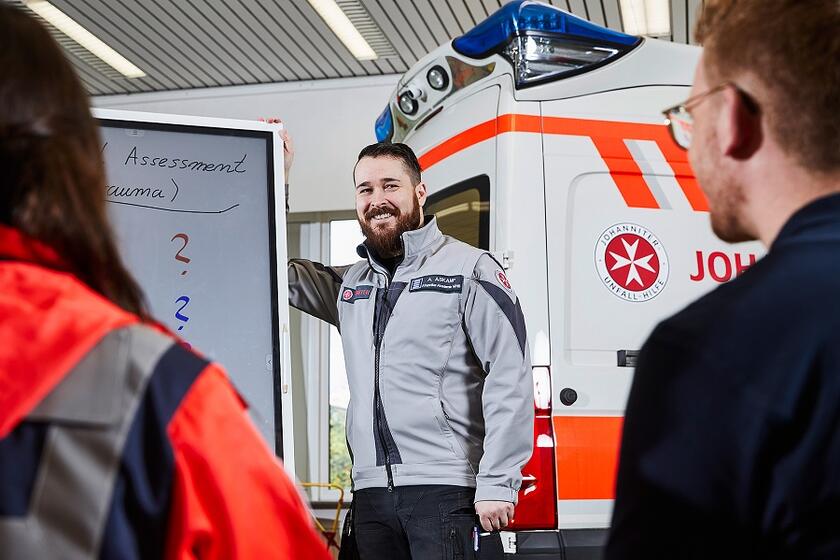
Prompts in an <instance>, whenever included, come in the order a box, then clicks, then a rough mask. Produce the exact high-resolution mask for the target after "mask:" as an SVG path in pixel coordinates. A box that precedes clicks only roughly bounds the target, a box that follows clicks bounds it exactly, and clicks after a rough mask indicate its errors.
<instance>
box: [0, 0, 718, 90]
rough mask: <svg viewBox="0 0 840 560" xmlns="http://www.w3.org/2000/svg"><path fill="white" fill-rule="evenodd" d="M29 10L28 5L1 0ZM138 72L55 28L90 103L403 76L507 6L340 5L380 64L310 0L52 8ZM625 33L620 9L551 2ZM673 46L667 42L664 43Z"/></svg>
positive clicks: (390, 0) (149, 1)
mask: <svg viewBox="0 0 840 560" xmlns="http://www.w3.org/2000/svg"><path fill="white" fill-rule="evenodd" d="M0 1H2V2H6V3H10V4H14V5H17V6H19V7H20V8H21V9H26V8H24V7H23V0H0ZM51 1H52V3H53V4H55V5H56V6H57V7H58V8H59V9H61V10H62V11H64V12H65V13H66V14H68V15H69V16H70V17H71V18H73V19H75V20H76V21H77V22H78V23H80V24H81V25H82V26H84V27H85V28H86V29H88V30H89V31H90V32H91V33H93V34H94V35H96V36H97V37H99V38H100V39H102V40H103V41H105V42H106V43H107V44H108V45H110V46H111V47H112V48H114V49H115V50H116V51H117V52H119V53H120V54H122V55H123V56H125V57H126V58H127V59H128V60H130V61H131V62H133V63H134V64H135V65H137V66H139V67H140V68H141V69H142V70H143V71H144V72H146V74H147V75H146V76H145V77H143V78H134V79H128V78H124V77H122V76H121V75H120V74H119V73H117V72H116V71H115V70H113V69H112V68H111V67H110V66H108V65H107V64H105V63H104V62H102V61H101V60H99V59H98V58H96V57H94V56H93V55H91V54H90V53H89V52H88V51H86V50H85V49H83V48H82V47H80V46H79V45H77V44H76V43H74V42H73V41H72V40H70V39H69V38H67V37H65V36H64V35H63V34H61V33H59V32H58V31H56V30H55V29H51V32H52V33H53V36H54V37H56V39H57V40H58V41H59V43H60V44H61V45H62V47H64V49H65V50H66V51H67V53H68V56H69V58H70V60H71V61H72V62H73V64H74V65H75V67H76V68H77V69H78V72H79V75H80V76H81V78H82V80H83V81H84V83H85V85H86V86H87V88H88V90H89V91H90V93H91V94H94V95H109V94H121V93H136V92H144V91H165V90H179V89H193V88H204V87H218V86H230V85H242V84H261V83H276V82H289V81H298V80H318V79H326V78H342V77H356V76H372V75H381V74H393V73H402V72H405V71H407V70H408V68H409V67H410V66H411V65H413V64H414V63H415V62H416V61H417V60H418V59H420V58H422V57H423V56H425V55H426V54H427V53H428V52H429V51H431V50H433V49H434V48H436V47H437V46H438V45H440V44H442V43H445V42H446V41H449V40H451V39H453V38H455V37H457V36H459V35H462V34H463V33H464V32H466V31H468V30H470V29H472V28H473V27H474V26H475V25H476V24H477V23H480V22H481V21H483V20H484V19H485V18H487V16H488V14H492V13H493V12H495V11H496V10H498V9H499V8H500V7H501V6H502V5H503V4H504V3H505V0H337V2H338V4H339V5H340V6H341V8H342V9H343V10H344V11H345V13H346V14H347V16H348V17H349V18H350V19H351V21H353V23H354V25H356V26H357V28H358V29H359V31H360V33H361V34H362V35H363V36H364V37H365V39H367V40H368V42H369V43H370V45H371V47H372V48H373V49H374V50H375V52H376V53H377V54H378V55H379V58H378V59H377V60H373V61H359V60H357V59H356V58H355V57H353V55H352V54H351V53H350V51H349V50H348V49H347V48H346V47H345V46H344V45H343V44H342V43H341V41H339V39H338V38H337V37H336V36H335V34H334V33H333V32H332V31H331V30H330V28H329V27H328V26H327V25H326V23H324V21H323V19H321V17H320V16H319V15H318V13H317V12H316V11H315V10H314V9H313V8H312V6H311V5H310V4H309V2H308V1H307V0H51ZM550 3H551V4H553V5H555V6H557V7H559V8H562V9H564V10H568V11H570V12H572V13H573V14H575V15H577V16H580V17H583V18H587V19H589V20H590V21H592V22H594V23H596V24H598V25H605V26H607V27H610V28H612V29H616V30H618V31H621V30H622V24H621V9H620V5H619V0H550ZM670 3H671V23H672V25H671V37H670V39H671V40H673V41H675V42H677V43H690V42H692V41H693V28H694V25H695V22H696V15H697V12H698V10H699V9H700V7H701V5H702V0H670ZM666 39H667V38H666Z"/></svg>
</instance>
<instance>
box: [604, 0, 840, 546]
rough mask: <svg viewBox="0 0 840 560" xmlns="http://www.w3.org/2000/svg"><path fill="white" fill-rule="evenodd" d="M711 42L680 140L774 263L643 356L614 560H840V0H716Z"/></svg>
mask: <svg viewBox="0 0 840 560" xmlns="http://www.w3.org/2000/svg"><path fill="white" fill-rule="evenodd" d="M697 38H698V40H700V41H701V42H703V44H704V47H705V49H704V53H703V56H702V58H701V60H700V63H699V65H698V67H697V72H696V76H695V83H694V87H693V90H692V96H691V97H690V98H689V99H688V100H687V101H686V102H684V103H682V104H681V105H678V106H677V107H674V108H671V109H668V110H667V111H666V115H667V117H668V120H669V126H670V127H671V131H672V133H673V135H674V139H675V141H676V142H677V143H678V144H680V145H681V146H683V147H684V148H686V149H687V150H688V155H689V159H690V161H691V164H692V166H693V168H694V172H695V174H696V176H697V179H698V181H699V184H700V186H701V187H702V189H703V191H704V192H705V194H706V196H707V198H708V201H709V207H710V212H711V225H712V228H713V230H714V232H715V233H716V234H717V236H718V237H720V238H721V239H723V240H725V241H729V242H740V241H747V240H753V239H758V240H760V241H761V242H762V243H763V244H764V245H766V246H767V247H768V253H767V255H766V256H765V257H764V258H763V259H762V260H761V261H759V262H758V263H757V264H756V265H755V266H753V267H752V268H751V269H750V270H748V271H747V272H746V273H744V274H743V275H741V276H740V277H738V278H737V279H735V280H733V281H732V282H730V283H728V284H725V285H723V286H721V287H720V288H718V289H717V290H715V291H713V292H712V293H710V294H708V295H706V296H705V297H703V298H702V299H700V300H699V301H697V302H695V303H693V304H692V305H690V306H689V307H688V308H686V309H685V310H683V311H682V312H680V313H678V314H677V315H675V316H673V317H671V318H670V319H668V320H666V321H664V322H663V323H661V324H660V325H659V326H658V327H657V328H656V329H655V330H654V332H653V334H652V335H651V336H650V338H649V340H648V341H647V343H646V344H645V346H644V347H643V349H642V351H641V355H640V357H639V366H638V368H637V370H636V375H635V378H634V381H633V386H632V389H631V391H630V397H629V401H628V404H627V411H626V421H625V426H624V437H623V441H622V446H621V457H620V466H619V473H618V484H617V490H616V501H615V510H614V514H613V523H612V529H611V534H610V541H609V544H608V547H607V554H606V557H607V558H608V559H610V560H613V559H623V558H633V559H638V558H669V559H673V558H730V557H731V558H762V559H764V558H798V559H802V558H808V559H816V558H826V559H827V558H840V530H838V525H837V520H838V519H840V429H838V428H840V293H838V292H840V148H838V140H840V117H838V111H840V63H838V61H840V2H838V0H809V1H808V2H803V1H802V0H772V1H768V0H737V1H736V0H706V2H705V8H704V11H703V13H702V15H701V18H700V21H699V24H698V29H697Z"/></svg>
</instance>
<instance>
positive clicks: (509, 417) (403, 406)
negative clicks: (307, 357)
mask: <svg viewBox="0 0 840 560" xmlns="http://www.w3.org/2000/svg"><path fill="white" fill-rule="evenodd" d="M402 241H403V247H404V250H405V253H404V258H403V261H402V263H400V264H399V266H398V267H397V269H396V271H395V272H394V276H393V278H391V277H390V276H389V273H388V271H387V269H386V268H385V267H383V266H382V265H381V264H380V263H378V262H377V261H376V260H375V259H374V258H373V257H372V256H371V255H370V254H369V253H368V250H367V248H366V246H365V245H364V244H362V245H360V246H359V248H358V252H359V255H360V256H361V257H363V258H364V259H365V260H362V261H359V262H357V263H356V264H353V265H351V266H347V267H337V268H334V267H325V266H323V265H321V264H318V263H313V262H310V261H305V260H292V261H290V263H289V300H290V303H291V305H292V306H294V307H297V308H298V309H300V310H302V311H304V312H306V313H309V314H311V315H314V316H316V317H319V318H321V319H323V320H325V321H328V322H329V323H331V324H333V325H336V326H337V327H338V328H339V330H340V331H341V340H342V345H343V347H344V359H345V364H346V369H347V377H348V382H349V387H350V404H349V406H348V410H347V424H346V429H347V443H348V446H349V448H350V455H351V457H352V459H353V472H352V478H353V487H354V489H356V490H360V489H363V488H369V487H386V486H387V487H393V486H402V485H418V484H451V485H457V486H467V487H475V488H476V494H475V501H480V500H503V501H507V502H513V503H516V497H517V492H518V490H519V487H520V485H521V483H522V475H521V472H520V471H521V469H522V467H523V466H524V464H525V463H526V462H527V460H528V458H529V457H530V456H531V451H532V442H533V433H534V430H533V423H534V400H533V382H532V374H531V365H530V356H529V350H528V342H527V340H526V335H525V319H524V317H523V315H522V310H521V308H520V306H519V300H518V299H517V297H516V294H515V293H514V292H513V290H512V289H511V288H510V284H509V282H508V281H507V278H506V277H505V275H504V272H503V271H502V267H501V266H499V265H498V263H497V262H496V261H495V259H493V257H492V256H490V255H489V254H488V253H486V252H484V251H481V250H479V249H476V248H474V247H471V246H470V245H467V244H466V243H462V242H461V241H458V240H456V239H454V238H452V237H449V236H446V235H443V234H442V233H441V231H440V230H439V229H438V227H437V222H436V220H435V219H434V218H428V217H427V222H426V225H425V226H423V227H422V228H420V229H418V230H414V231H410V232H406V233H404V234H403V236H402Z"/></svg>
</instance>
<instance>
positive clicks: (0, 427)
mask: <svg viewBox="0 0 840 560" xmlns="http://www.w3.org/2000/svg"><path fill="white" fill-rule="evenodd" d="M63 268H65V267H64V266H63V265H62V262H61V258H60V257H59V256H58V255H57V254H56V252H55V251H53V250H52V249H50V248H49V247H47V246H46V245H43V244H42V243H39V242H37V241H35V240H33V239H30V238H28V237H26V236H25V235H24V234H22V233H21V232H19V231H17V230H15V229H12V228H9V227H6V226H0V411H2V413H0V439H2V438H3V437H5V436H6V435H7V434H8V433H9V432H10V431H11V430H13V429H14V427H15V426H16V425H17V424H18V422H20V420H21V419H22V418H24V417H25V416H26V415H27V414H29V412H31V411H32V409H33V408H34V407H35V406H36V405H37V404H38V403H39V402H41V400H42V399H43V398H44V397H45V396H46V395H47V394H49V392H50V391H52V389H53V388H54V387H55V386H56V385H58V383H60V382H61V380H62V379H63V378H64V376H65V375H66V374H67V372H69V371H70V370H71V369H73V368H74V367H75V366H76V364H78V363H79V361H80V360H82V358H84V356H85V355H86V354H87V353H88V352H89V351H90V350H91V349H92V348H93V347H94V346H96V344H97V343H98V342H99V341H100V340H102V338H103V337H104V336H105V335H106V334H108V332H110V331H112V330H114V329H118V328H121V327H124V326H128V325H131V324H134V323H137V322H138V321H139V319H138V318H137V317H136V316H134V315H132V314H131V313H128V312H127V311H124V310H122V309H120V308H119V307H117V306H116V305H114V304H113V303H111V302H110V301H108V300H107V299H105V298H104V297H102V296H101V295H99V294H98V293H96V292H94V291H93V290H91V289H90V288H89V287H88V286H87V285H85V284H84V283H82V282H81V281H79V280H78V279H77V278H76V277H75V276H73V275H72V274H68V273H67V272H63V271H62V270H61V269H63Z"/></svg>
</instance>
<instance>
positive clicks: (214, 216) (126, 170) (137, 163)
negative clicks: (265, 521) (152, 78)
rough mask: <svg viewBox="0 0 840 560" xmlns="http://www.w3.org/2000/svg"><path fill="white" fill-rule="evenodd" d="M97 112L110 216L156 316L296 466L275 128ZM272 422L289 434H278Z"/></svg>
mask: <svg viewBox="0 0 840 560" xmlns="http://www.w3.org/2000/svg"><path fill="white" fill-rule="evenodd" d="M94 115H95V116H96V117H97V118H98V119H99V123H100V126H101V134H102V142H103V156H104V159H105V165H106V171H107V185H108V190H107V198H106V200H107V204H108V213H109V216H110V218H111V223H112V224H113V227H114V229H115V232H116V234H117V237H118V240H119V245H120V250H121V254H122V257H123V260H124V261H125V263H126V265H127V266H128V268H129V270H130V271H131V273H132V274H133V275H134V277H135V278H137V280H138V281H139V283H140V285H141V287H142V288H143V291H144V293H145V295H146V299H147V302H148V303H149V306H150V309H151V312H152V315H153V316H154V318H155V319H157V320H158V321H160V322H161V323H163V324H164V325H165V326H167V327H168V328H169V329H170V330H171V331H172V332H173V333H175V334H176V335H178V336H180V337H181V338H183V339H184V340H185V341H186V342H187V343H188V344H190V345H192V346H193V347H194V348H195V349H196V350H197V351H199V352H200V353H201V354H203V355H204V356H206V357H207V358H208V359H210V360H213V361H216V362H218V363H220V364H222V366H223V367H224V368H225V370H226V371H227V373H228V375H229V376H230V378H231V379H232V381H233V383H234V385H235V386H236V388H237V389H238V390H239V392H240V393H241V394H242V396H243V397H244V398H245V400H246V401H247V402H248V404H249V406H250V410H251V417H252V419H253V420H254V422H255V423H256V424H257V427H258V428H259V430H260V432H261V434H262V435H263V437H264V438H265V440H266V441H267V442H268V444H269V446H270V447H272V448H274V449H276V450H277V451H278V454H280V455H282V456H283V457H284V460H285V462H286V466H287V468H293V460H294V459H293V456H292V455H291V454H292V452H293V447H292V445H291V434H292V433H293V432H292V428H291V424H290V422H291V415H290V412H291V406H285V407H284V406H282V404H283V403H282V401H283V400H284V399H285V398H287V396H288V395H290V394H291V393H290V392H289V391H288V387H285V391H286V392H285V394H284V385H287V382H286V383H284V377H285V375H288V374H287V373H286V372H288V367H287V365H286V364H285V363H284V362H287V361H288V355H287V353H284V348H287V347H288V345H287V344H286V343H284V340H283V338H284V336H288V326H287V325H288V306H287V302H288V297H287V283H286V282H287V281H286V235H285V229H286V228H285V208H284V206H283V205H284V201H283V197H282V196H278V197H275V196H274V192H275V189H276V188H277V186H278V185H279V188H278V189H277V193H278V195H280V194H282V193H283V190H282V189H283V187H282V185H283V162H282V141H281V140H280V139H279V136H278V135H277V133H276V131H277V130H278V127H277V126H276V125H267V124H263V123H259V122H249V121H232V120H224V119H208V118H201V117H177V116H173V115H157V114H150V113H135V112H127V111H108V110H95V111H94ZM276 199H279V200H276ZM284 409H288V410H289V414H286V410H284ZM281 418H282V421H281ZM287 420H288V425H287ZM276 423H278V424H280V425H281V426H282V427H283V429H282V430H275V424H276ZM283 435H286V436H288V437H282V436H283ZM281 442H282V443H281ZM276 445H282V449H281V448H280V447H276ZM281 450H282V453H280V451H281Z"/></svg>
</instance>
